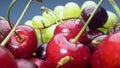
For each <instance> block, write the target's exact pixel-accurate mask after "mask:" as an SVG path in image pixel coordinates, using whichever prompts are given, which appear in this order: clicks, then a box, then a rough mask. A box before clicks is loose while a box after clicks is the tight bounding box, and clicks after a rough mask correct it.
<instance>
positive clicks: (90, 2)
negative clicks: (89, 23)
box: [81, 1, 97, 12]
mask: <svg viewBox="0 0 120 68" xmlns="http://www.w3.org/2000/svg"><path fill="white" fill-rule="evenodd" d="M91 5H97V4H96V3H95V2H94V1H85V2H84V3H83V4H82V6H81V12H83V10H84V9H85V8H86V7H88V6H91Z"/></svg>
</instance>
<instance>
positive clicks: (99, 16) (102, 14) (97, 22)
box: [81, 5, 108, 30]
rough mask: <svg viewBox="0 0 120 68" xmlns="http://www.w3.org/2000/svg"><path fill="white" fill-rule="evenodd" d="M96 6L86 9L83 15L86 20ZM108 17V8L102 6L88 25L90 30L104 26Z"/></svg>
mask: <svg viewBox="0 0 120 68" xmlns="http://www.w3.org/2000/svg"><path fill="white" fill-rule="evenodd" d="M95 7H96V6H94V5H92V6H89V7H87V8H85V9H84V11H83V12H82V14H81V15H82V18H83V19H84V20H85V21H87V20H88V18H89V17H90V15H91V13H92V12H93V10H94V9H95ZM107 19H108V15H107V12H106V10H105V9H104V8H103V7H101V6H100V7H99V8H98V10H97V11H96V13H95V15H94V16H93V19H92V20H91V22H90V23H89V25H88V27H89V28H90V30H95V29H97V28H98V27H102V26H103V25H104V24H105V23H106V21H107Z"/></svg>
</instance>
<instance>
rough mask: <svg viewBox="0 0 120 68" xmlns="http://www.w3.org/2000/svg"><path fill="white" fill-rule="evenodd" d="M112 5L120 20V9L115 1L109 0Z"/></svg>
mask: <svg viewBox="0 0 120 68" xmlns="http://www.w3.org/2000/svg"><path fill="white" fill-rule="evenodd" d="M109 2H110V4H111V5H112V6H113V8H114V9H115V11H116V13H117V14H118V16H119V18H120V9H119V7H118V6H117V4H116V3H115V1H114V0H109Z"/></svg>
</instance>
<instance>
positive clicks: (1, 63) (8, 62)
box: [0, 45, 17, 68]
mask: <svg viewBox="0 0 120 68" xmlns="http://www.w3.org/2000/svg"><path fill="white" fill-rule="evenodd" d="M0 68H17V63H16V61H15V58H14V56H13V55H12V53H11V52H10V51H9V50H8V49H6V48H5V47H2V46H1V45H0Z"/></svg>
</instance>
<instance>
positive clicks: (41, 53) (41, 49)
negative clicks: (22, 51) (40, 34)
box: [36, 43, 47, 60]
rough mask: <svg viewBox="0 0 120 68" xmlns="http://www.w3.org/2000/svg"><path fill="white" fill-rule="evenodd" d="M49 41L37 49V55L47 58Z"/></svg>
mask: <svg viewBox="0 0 120 68" xmlns="http://www.w3.org/2000/svg"><path fill="white" fill-rule="evenodd" d="M46 47H47V43H45V44H42V45H40V46H39V48H38V49H37V51H36V57H37V58H40V59H43V60H45V57H46Z"/></svg>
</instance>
